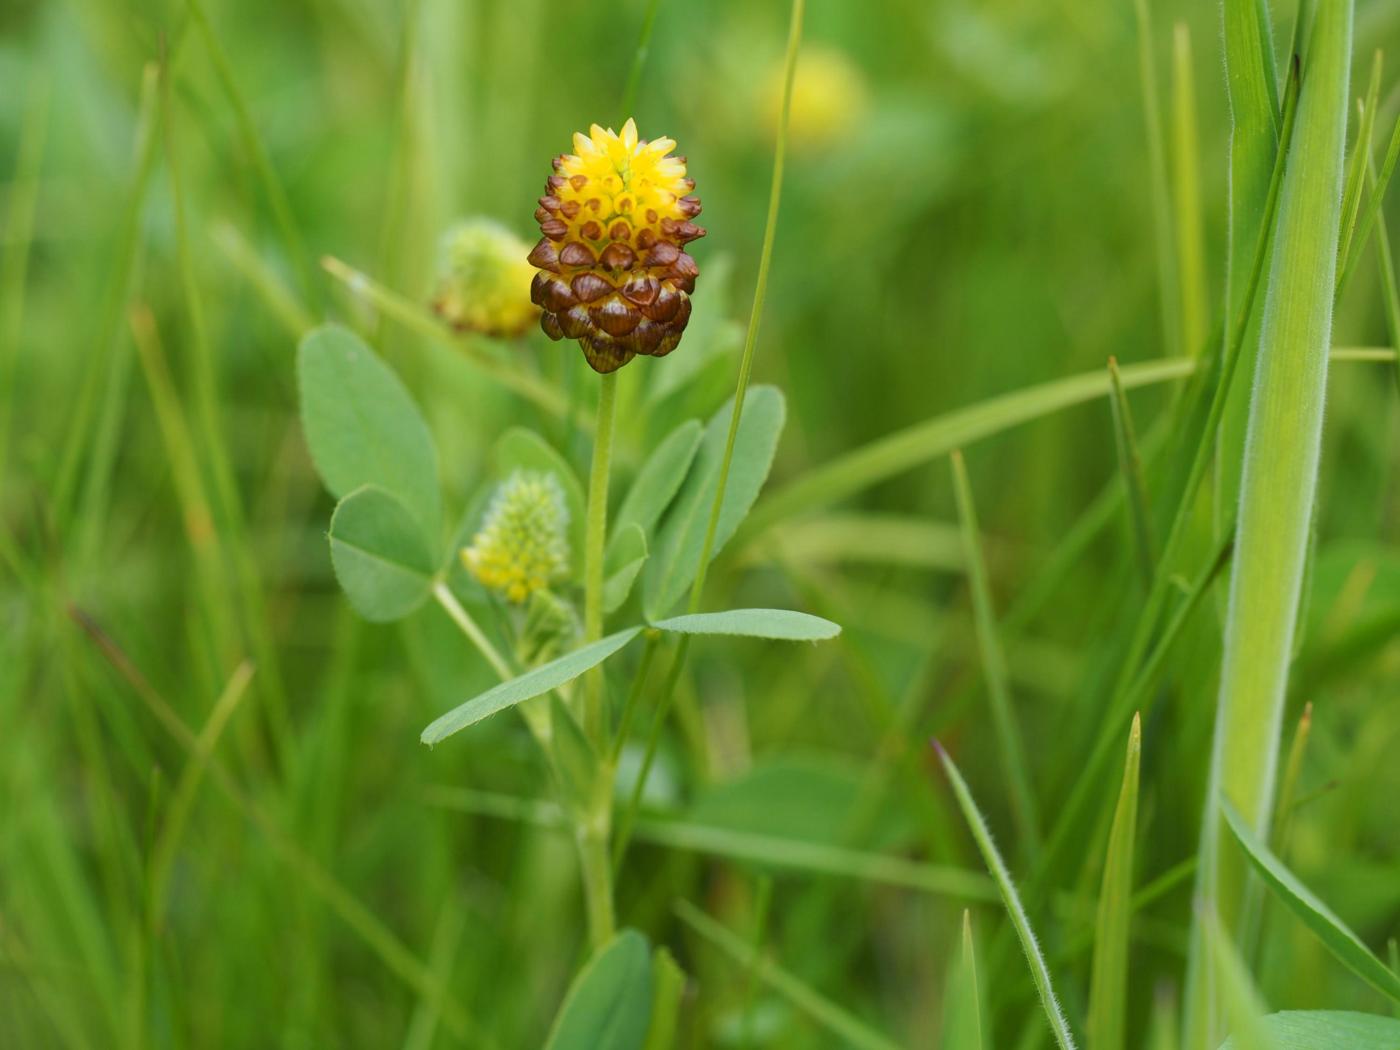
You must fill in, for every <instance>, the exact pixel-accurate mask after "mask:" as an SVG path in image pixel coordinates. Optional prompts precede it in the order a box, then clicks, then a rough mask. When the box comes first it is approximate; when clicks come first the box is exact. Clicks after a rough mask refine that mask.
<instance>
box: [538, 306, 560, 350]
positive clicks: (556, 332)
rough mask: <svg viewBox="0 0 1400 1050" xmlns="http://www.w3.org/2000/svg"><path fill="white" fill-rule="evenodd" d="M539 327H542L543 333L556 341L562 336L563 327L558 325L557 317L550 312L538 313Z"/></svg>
mask: <svg viewBox="0 0 1400 1050" xmlns="http://www.w3.org/2000/svg"><path fill="white" fill-rule="evenodd" d="M540 327H541V328H543V329H544V334H545V335H547V336H549V338H551V339H553V340H554V341H555V342H556V343H557V342H558V341H559V340H560V339H563V338H564V329H562V328H560V327H559V318H557V317H555V316H554V315H553V314H551V313H543V314H541V315H540Z"/></svg>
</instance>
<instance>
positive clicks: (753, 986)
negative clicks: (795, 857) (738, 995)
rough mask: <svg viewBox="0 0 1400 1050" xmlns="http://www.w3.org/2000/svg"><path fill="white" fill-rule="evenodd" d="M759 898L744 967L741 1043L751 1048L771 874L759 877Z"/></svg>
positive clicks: (770, 900) (770, 888)
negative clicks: (759, 963) (747, 963)
mask: <svg viewBox="0 0 1400 1050" xmlns="http://www.w3.org/2000/svg"><path fill="white" fill-rule="evenodd" d="M755 897H756V898H757V899H756V901H755V903H754V909H753V911H754V916H753V937H752V941H751V943H752V945H753V948H752V955H751V956H750V964H749V965H748V966H747V967H745V969H744V993H743V1006H742V1008H741V1010H740V1017H742V1018H743V1021H742V1025H741V1028H742V1031H741V1033H740V1039H739V1045H740V1046H741V1047H745V1048H749V1047H752V1046H753V1045H754V1042H753V1000H754V993H755V992H756V991H757V990H758V989H757V982H756V981H755V980H754V967H755V966H756V965H757V964H758V960H759V959H760V958H761V957H762V954H763V938H764V930H765V928H766V926H767V924H768V906H769V904H771V903H772V900H773V878H772V876H770V875H760V876H759V877H758V891H757V893H756V894H755Z"/></svg>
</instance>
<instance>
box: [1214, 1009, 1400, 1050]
mask: <svg viewBox="0 0 1400 1050" xmlns="http://www.w3.org/2000/svg"><path fill="white" fill-rule="evenodd" d="M1260 1029H1261V1030H1262V1032H1263V1033H1264V1034H1265V1035H1266V1036H1267V1038H1268V1040H1269V1042H1268V1050H1380V1048H1382V1047H1392V1046H1400V1021H1393V1020H1391V1019H1390V1018H1389V1017H1377V1016H1375V1015H1374V1014H1359V1013H1353V1012H1351V1011H1350V1010H1284V1011H1282V1012H1280V1013H1276V1014H1269V1015H1268V1016H1267V1017H1265V1018H1263V1019H1262V1021H1261V1025H1260ZM1220 1050H1247V1048H1246V1045H1245V1044H1244V1043H1242V1042H1239V1041H1238V1040H1235V1039H1230V1040H1227V1041H1226V1042H1225V1044H1224V1045H1223V1046H1222V1047H1221V1048H1220Z"/></svg>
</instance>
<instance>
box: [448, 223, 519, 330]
mask: <svg viewBox="0 0 1400 1050" xmlns="http://www.w3.org/2000/svg"><path fill="white" fill-rule="evenodd" d="M525 250H526V245H525V242H524V241H522V240H521V239H520V238H519V237H517V236H516V235H515V233H514V232H512V231H511V230H510V229H508V228H507V227H505V226H503V225H502V224H501V223H499V222H496V221H495V220H494V219H486V218H473V219H466V220H464V221H462V222H460V223H458V224H457V225H455V226H453V227H452V228H451V229H450V230H448V231H447V234H446V236H444V237H443V240H442V250H441V256H442V262H441V267H440V274H441V276H440V277H439V280H438V287H437V293H436V295H435V296H434V297H433V309H435V310H436V311H437V312H438V315H439V316H440V317H442V319H443V320H445V321H446V322H447V323H448V324H450V325H452V327H453V328H456V329H458V330H459V331H468V332H481V333H482V334H484V335H492V336H517V335H520V334H522V333H523V332H524V331H525V330H526V329H527V328H529V327H530V323H531V322H532V321H533V320H534V319H535V318H536V317H538V316H539V310H538V309H537V308H536V307H535V305H534V304H533V303H532V302H531V301H530V279H531V277H532V276H533V275H534V268H533V267H532V266H530V264H529V263H528V262H526V261H525V260H524V259H523V258H522V256H523V254H524V252H525Z"/></svg>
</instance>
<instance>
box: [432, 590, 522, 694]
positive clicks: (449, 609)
mask: <svg viewBox="0 0 1400 1050" xmlns="http://www.w3.org/2000/svg"><path fill="white" fill-rule="evenodd" d="M433 597H434V598H435V599H436V600H437V603H438V604H439V605H441V606H442V608H443V611H445V612H446V613H447V615H448V616H449V617H451V618H452V622H453V623H455V624H456V625H457V627H458V628H459V629H460V630H461V632H462V633H463V634H464V635H466V636H467V640H468V641H470V642H471V643H472V645H474V646H476V649H477V652H479V653H481V655H482V656H483V657H484V658H485V659H486V662H487V663H488V664H490V665H491V670H493V671H495V672H496V674H497V675H499V676H500V679H501V681H503V682H506V681H509V680H510V679H512V678H514V677H515V669H514V668H512V667H511V666H510V664H509V663H507V662H506V659H505V657H503V656H502V655H501V653H500V650H498V649H497V648H496V647H495V646H494V645H492V644H491V639H489V638H487V637H486V634H485V632H484V631H482V629H481V625H480V624H478V623H477V622H476V621H475V620H474V619H472V615H471V613H469V612H467V610H466V609H464V608H463V607H462V603H461V602H459V601H458V600H457V596H456V595H454V594H453V593H452V590H451V589H450V588H449V587H448V586H447V584H446V583H445V582H444V581H442V580H438V581H437V582H436V583H434V584H433Z"/></svg>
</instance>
